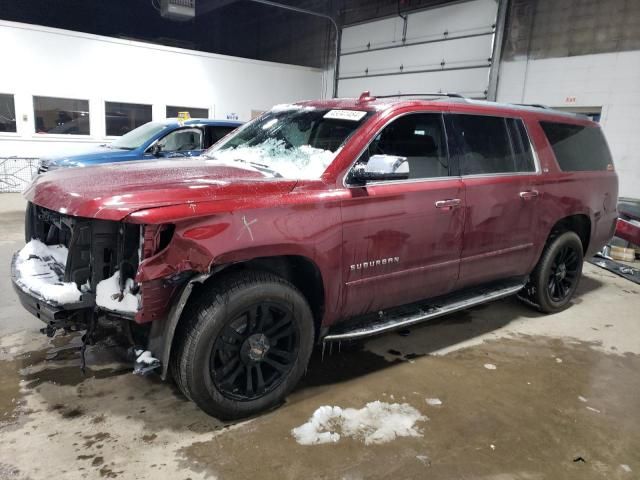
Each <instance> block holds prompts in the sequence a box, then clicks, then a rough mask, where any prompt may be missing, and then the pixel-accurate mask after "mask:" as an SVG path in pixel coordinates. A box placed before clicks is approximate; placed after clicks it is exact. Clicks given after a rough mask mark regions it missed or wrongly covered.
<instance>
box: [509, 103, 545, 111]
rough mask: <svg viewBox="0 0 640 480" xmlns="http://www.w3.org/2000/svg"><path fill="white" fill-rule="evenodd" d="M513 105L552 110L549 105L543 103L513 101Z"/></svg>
mask: <svg viewBox="0 0 640 480" xmlns="http://www.w3.org/2000/svg"><path fill="white" fill-rule="evenodd" d="M514 105H519V106H521V107H534V108H544V109H545V110H552V108H551V107H550V106H548V105H543V104H541V103H514Z"/></svg>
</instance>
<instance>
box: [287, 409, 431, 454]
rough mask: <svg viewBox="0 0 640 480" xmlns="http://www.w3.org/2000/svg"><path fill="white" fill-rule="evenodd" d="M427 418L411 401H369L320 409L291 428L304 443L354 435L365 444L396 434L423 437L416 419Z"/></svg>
mask: <svg viewBox="0 0 640 480" xmlns="http://www.w3.org/2000/svg"><path fill="white" fill-rule="evenodd" d="M425 420H428V418H427V417H425V416H424V415H422V414H421V413H420V412H419V411H418V410H416V409H415V408H414V407H412V406H411V405H409V404H408V403H385V402H380V401H375V402H370V403H367V404H366V405H365V406H364V407H363V408H360V409H355V408H344V409H343V408H340V407H330V406H324V407H320V408H318V409H317V410H316V411H315V412H313V415H312V416H311V418H310V419H309V421H308V422H307V423H305V424H303V425H300V426H299V427H297V428H294V429H293V430H291V434H292V435H293V436H294V438H295V439H296V441H297V442H298V443H299V444H301V445H317V444H321V443H335V442H338V441H339V440H340V439H341V438H342V437H353V438H355V439H357V440H361V441H363V442H364V444H365V445H371V444H380V443H386V442H390V441H392V440H394V439H396V438H397V437H420V436H422V434H421V433H420V431H419V430H418V429H417V427H416V425H415V424H416V422H422V421H425Z"/></svg>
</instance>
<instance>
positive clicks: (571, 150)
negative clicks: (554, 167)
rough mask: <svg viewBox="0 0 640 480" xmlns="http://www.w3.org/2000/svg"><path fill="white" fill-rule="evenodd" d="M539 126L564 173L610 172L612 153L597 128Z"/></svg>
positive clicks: (571, 125) (549, 123)
mask: <svg viewBox="0 0 640 480" xmlns="http://www.w3.org/2000/svg"><path fill="white" fill-rule="evenodd" d="M540 126H542V130H544V133H545V135H546V136H547V140H549V143H550V144H551V148H552V149H553V153H554V154H555V156H556V160H557V161H558V165H559V166H560V170H562V171H563V172H581V171H598V170H610V169H611V168H613V161H612V159H611V153H610V152H609V147H607V143H606V141H605V139H604V135H603V134H602V130H601V129H600V128H598V127H593V126H584V125H573V124H570V123H558V122H540Z"/></svg>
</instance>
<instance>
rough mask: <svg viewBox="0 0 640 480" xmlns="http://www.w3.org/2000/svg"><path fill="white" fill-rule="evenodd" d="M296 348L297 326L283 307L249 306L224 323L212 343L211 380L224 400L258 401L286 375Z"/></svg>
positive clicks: (296, 352)
mask: <svg viewBox="0 0 640 480" xmlns="http://www.w3.org/2000/svg"><path fill="white" fill-rule="evenodd" d="M299 345H300V334H299V331H298V326H297V324H296V323H295V322H294V321H293V312H292V311H291V310H290V309H289V308H288V307H287V306H286V305H283V304H279V303H273V302H261V303H258V304H255V305H252V306H251V307H249V308H247V310H246V311H244V312H242V313H241V314H240V315H238V316H237V317H236V318H235V319H233V320H231V321H230V322H228V323H227V324H226V325H225V327H224V328H223V329H222V331H221V332H220V334H219V336H218V338H217V339H216V341H215V343H214V345H213V349H212V351H211V358H210V370H211V379H212V381H213V383H214V385H215V386H216V388H217V389H218V390H219V391H220V393H222V394H223V395H224V396H225V397H227V398H230V399H233V400H241V401H244V400H254V399H256V398H260V397H262V396H263V395H265V394H266V393H268V392H270V391H272V390H273V389H274V388H275V387H277V386H278V385H279V384H280V383H281V382H282V380H283V379H284V378H286V376H287V375H288V374H289V372H290V371H291V369H292V367H293V365H294V363H295V360H296V358H297V354H298V349H299Z"/></svg>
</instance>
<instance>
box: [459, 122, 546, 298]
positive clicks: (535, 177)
mask: <svg viewBox="0 0 640 480" xmlns="http://www.w3.org/2000/svg"><path fill="white" fill-rule="evenodd" d="M447 121H448V123H447V125H448V127H449V130H450V133H451V136H452V138H453V141H452V142H451V148H452V150H455V154H456V156H457V158H458V162H459V167H460V175H461V178H462V182H463V184H464V189H465V193H466V197H465V200H466V205H465V210H466V212H465V224H464V240H463V245H462V255H461V259H460V278H459V282H458V287H459V288H462V287H465V286H471V285H477V284H481V283H485V282H489V281H492V280H497V279H502V278H508V277H516V276H521V275H526V274H527V273H529V271H530V269H531V266H532V264H533V263H534V261H535V258H534V256H535V254H536V252H535V248H534V243H535V242H534V238H533V233H534V232H536V231H537V225H538V212H537V206H538V204H539V202H538V200H539V195H540V193H539V191H538V185H539V184H540V175H539V166H538V162H537V159H536V158H535V154H534V151H533V148H532V146H531V142H530V141H529V137H528V135H527V131H526V128H525V125H524V123H523V121H522V120H521V119H517V118H506V117H500V116H485V115H476V114H458V113H452V114H450V115H448V118H447Z"/></svg>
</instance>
